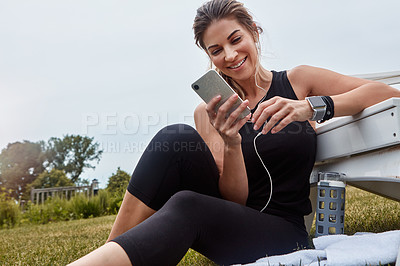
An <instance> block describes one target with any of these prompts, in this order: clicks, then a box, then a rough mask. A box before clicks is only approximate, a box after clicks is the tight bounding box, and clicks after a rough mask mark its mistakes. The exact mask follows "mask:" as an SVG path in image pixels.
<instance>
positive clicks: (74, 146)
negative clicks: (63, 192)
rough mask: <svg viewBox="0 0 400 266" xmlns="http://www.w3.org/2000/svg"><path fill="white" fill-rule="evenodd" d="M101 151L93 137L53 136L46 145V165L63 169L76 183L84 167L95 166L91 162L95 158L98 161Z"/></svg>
mask: <svg viewBox="0 0 400 266" xmlns="http://www.w3.org/2000/svg"><path fill="white" fill-rule="evenodd" d="M102 153H103V151H102V150H100V149H99V144H98V143H97V142H93V138H89V137H82V136H80V135H66V136H64V137H63V139H60V138H55V137H53V138H50V139H49V141H48V145H47V147H46V157H47V166H48V167H50V168H56V169H58V170H64V171H65V173H66V174H67V175H69V176H70V178H71V180H72V182H74V183H76V182H77V181H79V176H80V175H81V174H82V172H83V170H84V168H91V169H94V168H95V166H93V165H92V164H91V162H92V161H94V160H96V161H97V163H98V162H99V161H100V158H101V154H102Z"/></svg>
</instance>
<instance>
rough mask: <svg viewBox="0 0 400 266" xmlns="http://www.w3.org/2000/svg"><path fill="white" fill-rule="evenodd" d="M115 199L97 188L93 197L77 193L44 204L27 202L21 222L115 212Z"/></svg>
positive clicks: (41, 221) (64, 219)
mask: <svg viewBox="0 0 400 266" xmlns="http://www.w3.org/2000/svg"><path fill="white" fill-rule="evenodd" d="M119 200H120V199H118V201H119ZM115 201H116V199H115V198H112V197H110V195H109V193H108V192H107V191H105V190H99V192H98V194H97V195H96V196H93V197H87V196H86V195H84V194H82V193H78V194H77V195H75V196H74V197H72V198H71V199H70V200H67V199H65V198H63V199H61V198H59V197H54V198H50V199H48V200H46V202H45V203H44V204H32V203H28V205H27V207H26V211H25V213H24V214H23V219H22V223H32V224H46V223H49V222H55V221H67V220H76V219H82V218H91V217H98V216H104V215H108V214H116V213H117V212H118V209H119V206H118V208H117V207H116V206H115Z"/></svg>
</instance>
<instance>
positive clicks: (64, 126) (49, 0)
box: [0, 0, 400, 187]
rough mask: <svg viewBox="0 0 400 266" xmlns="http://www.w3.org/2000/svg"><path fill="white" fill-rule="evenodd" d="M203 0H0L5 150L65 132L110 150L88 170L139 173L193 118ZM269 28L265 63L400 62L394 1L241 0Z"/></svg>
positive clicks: (350, 70)
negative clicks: (158, 143)
mask: <svg viewBox="0 0 400 266" xmlns="http://www.w3.org/2000/svg"><path fill="white" fill-rule="evenodd" d="M204 2H205V1H200V0H190V1H187V0H170V1H161V0H153V1H136V0H131V1H126V0H113V1H111V0H110V1H99V0H96V1H94V0H85V1H82V0H79V1H78V0H71V1H53V0H35V1H30V0H19V1H14V0H2V1H0V149H3V148H5V147H6V146H7V144H8V143H13V142H17V141H23V140H29V141H39V140H45V141H47V140H48V139H49V138H50V137H59V138H62V137H63V136H64V135H66V134H79V135H84V136H88V137H94V140H95V141H97V142H98V143H99V144H100V146H101V148H102V149H103V155H102V159H101V161H100V162H99V164H95V165H96V169H95V170H92V169H88V170H86V171H85V172H84V173H83V174H82V175H81V177H82V178H86V179H89V180H92V179H94V178H97V179H98V180H99V181H100V186H101V187H105V186H106V185H107V181H108V178H109V177H110V176H111V175H112V174H113V173H115V172H116V170H117V168H118V167H120V168H121V169H122V170H124V171H126V172H128V173H132V172H133V170H134V168H135V165H136V163H137V161H138V160H139V158H140V155H141V153H142V152H143V150H144V149H145V147H146V145H147V144H148V142H149V141H150V140H151V138H152V136H154V134H155V133H156V132H157V131H158V130H160V129H161V128H163V127H164V126H166V125H169V124H174V123H187V124H190V125H194V122H193V110H194V108H195V107H196V106H197V105H198V104H199V103H200V102H201V100H200V98H199V97H198V96H197V95H196V94H195V93H194V92H193V91H192V90H191V88H190V84H191V83H192V82H193V81H195V80H196V79H197V78H198V77H200V76H201V75H202V74H203V73H204V72H205V71H206V70H208V67H209V61H208V58H207V56H206V54H205V53H204V52H203V51H201V50H200V49H199V48H197V47H196V46H195V44H194V40H193V32H192V24H193V19H194V16H195V14H196V9H197V8H198V7H199V6H200V5H201V4H202V3H204ZM242 2H243V3H244V4H245V6H246V7H247V8H248V9H249V10H250V12H251V13H252V14H253V17H254V19H255V21H257V22H258V24H259V25H260V26H261V27H263V29H264V33H263V34H262V35H261V43H262V64H263V66H264V67H266V68H267V69H271V70H286V69H291V68H293V67H295V66H297V65H303V64H307V65H312V66H318V67H323V68H328V69H331V70H333V71H337V72H339V73H342V74H347V75H356V74H367V73H376V72H389V71H398V70H400V49H399V47H400V20H399V19H398V10H400V2H399V1H397V0H388V1H386V0H383V1H365V0H363V1H361V0H352V1H348V0H335V1H317V0H305V1H298V0H286V1H270V0H248V1H242Z"/></svg>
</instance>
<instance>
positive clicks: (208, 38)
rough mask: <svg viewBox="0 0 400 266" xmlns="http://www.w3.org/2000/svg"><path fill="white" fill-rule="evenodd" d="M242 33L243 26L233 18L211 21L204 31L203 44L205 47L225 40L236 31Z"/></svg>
mask: <svg viewBox="0 0 400 266" xmlns="http://www.w3.org/2000/svg"><path fill="white" fill-rule="evenodd" d="M236 30H239V31H244V30H245V29H244V28H243V26H242V25H241V24H240V23H239V22H238V21H237V20H236V19H234V18H223V19H219V20H216V21H213V22H212V23H211V24H210V26H208V28H207V29H206V30H205V32H204V35H203V42H204V44H205V46H206V47H208V46H210V45H214V44H218V43H220V42H221V41H223V40H227V38H228V37H230V35H231V34H232V33H233V32H234V31H236Z"/></svg>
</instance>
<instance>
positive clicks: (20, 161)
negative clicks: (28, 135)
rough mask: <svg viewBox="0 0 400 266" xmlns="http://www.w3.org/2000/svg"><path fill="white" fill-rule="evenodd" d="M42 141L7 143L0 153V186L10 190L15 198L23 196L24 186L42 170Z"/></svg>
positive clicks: (43, 159) (43, 157) (43, 158)
mask: <svg viewBox="0 0 400 266" xmlns="http://www.w3.org/2000/svg"><path fill="white" fill-rule="evenodd" d="M44 161H45V154H44V153H43V143H41V142H40V143H33V142H30V141H24V142H15V143H10V144H8V145H7V147H6V148H5V149H3V150H2V151H1V153H0V175H1V179H0V182H1V184H0V186H1V187H5V188H6V189H7V190H11V191H12V192H11V196H12V197H13V198H15V199H19V198H20V197H24V194H26V193H25V192H26V186H27V185H28V184H30V183H31V182H32V181H34V180H35V178H36V177H37V176H38V175H39V174H40V173H41V172H43V170H44V167H43V163H44Z"/></svg>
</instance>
